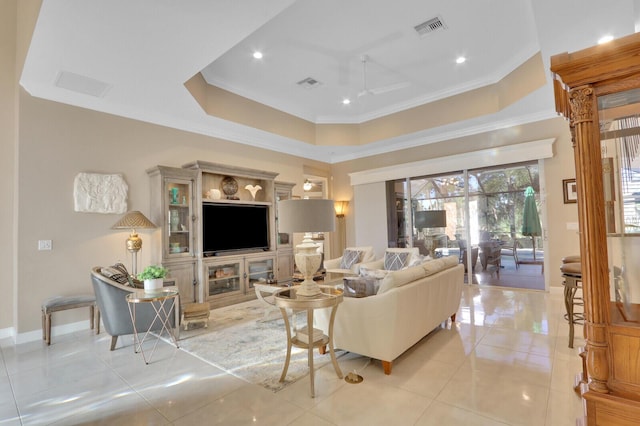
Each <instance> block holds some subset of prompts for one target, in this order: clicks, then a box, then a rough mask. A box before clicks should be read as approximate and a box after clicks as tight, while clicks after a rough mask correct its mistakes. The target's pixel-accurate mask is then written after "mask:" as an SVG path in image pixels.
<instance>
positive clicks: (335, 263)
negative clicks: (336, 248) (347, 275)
mask: <svg viewBox="0 0 640 426" xmlns="http://www.w3.org/2000/svg"><path fill="white" fill-rule="evenodd" d="M340 262H342V256H340V257H338V258H336V259H327V260H325V261H324V269H339V268H340Z"/></svg>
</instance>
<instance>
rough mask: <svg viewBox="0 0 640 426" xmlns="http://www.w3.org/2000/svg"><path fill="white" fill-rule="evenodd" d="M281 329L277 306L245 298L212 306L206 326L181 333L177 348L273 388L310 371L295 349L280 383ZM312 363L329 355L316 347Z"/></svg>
mask: <svg viewBox="0 0 640 426" xmlns="http://www.w3.org/2000/svg"><path fill="white" fill-rule="evenodd" d="M265 312H266V313H265ZM293 320H294V321H295V323H296V324H299V325H301V326H302V325H306V313H305V312H298V313H296V314H295V318H294V319H293ZM284 327H285V325H284V320H283V318H282V315H281V314H280V311H279V310H276V309H275V308H273V307H270V306H268V305H267V304H265V303H264V302H261V301H258V300H255V301H250V302H244V303H240V304H237V305H233V306H229V307H226V308H222V309H215V310H212V311H211V318H210V320H209V326H208V328H200V329H195V330H192V331H186V332H184V331H182V332H181V333H180V348H181V349H182V350H184V351H186V352H188V353H190V354H191V355H193V356H196V357H198V358H200V359H202V360H203V361H206V362H208V363H209V364H211V365H214V366H216V367H218V368H220V369H222V370H224V371H225V372H227V373H229V374H232V375H234V376H236V377H238V378H240V379H243V380H245V381H247V382H249V383H254V384H257V385H260V386H263V387H265V388H267V389H269V390H272V391H274V392H277V391H279V390H282V389H284V388H285V387H286V386H287V385H289V384H291V383H294V382H296V381H297V380H300V379H301V378H303V377H305V376H306V375H308V374H309V367H308V365H307V350H306V349H300V348H295V347H294V348H292V351H291V362H290V363H289V369H288V371H287V377H286V378H285V381H284V382H282V383H281V382H280V381H279V380H280V375H281V374H282V368H283V366H284V361H285V358H286V354H287V333H286V331H285V328H284ZM339 355H340V353H336V356H339ZM313 362H314V365H315V367H316V368H320V367H321V366H323V365H325V364H327V363H331V357H330V356H329V354H326V355H320V354H319V353H318V350H317V349H316V350H314V361H313Z"/></svg>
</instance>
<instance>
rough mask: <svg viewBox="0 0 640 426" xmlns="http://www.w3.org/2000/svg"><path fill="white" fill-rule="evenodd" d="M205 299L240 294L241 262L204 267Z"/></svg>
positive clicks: (241, 280)
mask: <svg viewBox="0 0 640 426" xmlns="http://www.w3.org/2000/svg"><path fill="white" fill-rule="evenodd" d="M205 272H206V273H205V279H207V282H206V283H205V284H206V289H205V291H206V297H207V299H209V298H211V297H215V296H220V295H230V294H233V293H240V291H241V289H242V282H243V277H242V274H243V270H242V263H241V261H229V262H219V263H215V264H211V265H207V266H206V267H205Z"/></svg>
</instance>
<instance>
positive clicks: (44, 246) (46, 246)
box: [38, 240, 51, 250]
mask: <svg viewBox="0 0 640 426" xmlns="http://www.w3.org/2000/svg"><path fill="white" fill-rule="evenodd" d="M38 250H51V240H38Z"/></svg>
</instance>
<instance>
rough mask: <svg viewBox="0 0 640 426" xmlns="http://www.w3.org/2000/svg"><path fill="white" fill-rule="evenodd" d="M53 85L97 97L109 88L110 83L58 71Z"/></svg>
mask: <svg viewBox="0 0 640 426" xmlns="http://www.w3.org/2000/svg"><path fill="white" fill-rule="evenodd" d="M55 85H56V86H58V87H61V88H63V89H67V90H72V91H74V92H78V93H83V94H85V95H89V96H95V97H97V98H101V97H103V96H104V95H105V94H106V93H107V91H108V90H109V89H110V88H111V85H109V84H108V83H105V82H103V81H100V80H96V79H95V78H91V77H86V76H84V75H80V74H75V73H72V72H69V71H60V72H59V73H58V77H57V78H56V81H55Z"/></svg>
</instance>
